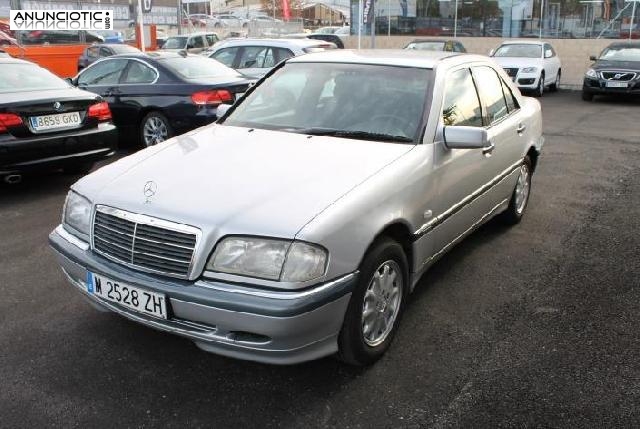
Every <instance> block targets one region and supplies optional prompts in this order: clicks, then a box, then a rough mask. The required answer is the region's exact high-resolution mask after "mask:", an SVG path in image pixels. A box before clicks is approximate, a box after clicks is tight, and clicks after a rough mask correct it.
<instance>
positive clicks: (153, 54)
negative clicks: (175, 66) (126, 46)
mask: <svg viewBox="0 0 640 429" xmlns="http://www.w3.org/2000/svg"><path fill="white" fill-rule="evenodd" d="M187 57H200V55H194V54H187V53H186V51H180V50H176V51H163V50H157V51H150V52H131V53H126V54H118V55H112V56H110V57H107V58H137V59H139V60H163V59H166V58H187Z"/></svg>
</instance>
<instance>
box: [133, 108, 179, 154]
mask: <svg viewBox="0 0 640 429" xmlns="http://www.w3.org/2000/svg"><path fill="white" fill-rule="evenodd" d="M172 136H173V129H172V128H171V124H169V120H168V119H167V117H166V116H164V115H163V114H162V113H160V112H149V113H147V114H146V115H145V117H144V118H142V121H141V122H140V140H141V141H142V144H143V145H144V146H145V147H149V146H154V145H157V144H158V143H161V142H163V141H165V140H167V139H169V138H171V137H172Z"/></svg>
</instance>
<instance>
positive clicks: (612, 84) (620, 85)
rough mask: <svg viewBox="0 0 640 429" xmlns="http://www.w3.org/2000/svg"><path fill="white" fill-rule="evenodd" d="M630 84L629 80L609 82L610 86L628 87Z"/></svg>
mask: <svg viewBox="0 0 640 429" xmlns="http://www.w3.org/2000/svg"><path fill="white" fill-rule="evenodd" d="M628 85H629V84H628V83H627V82H607V87H609V88H626V87H627V86H628Z"/></svg>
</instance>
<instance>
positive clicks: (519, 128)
mask: <svg viewBox="0 0 640 429" xmlns="http://www.w3.org/2000/svg"><path fill="white" fill-rule="evenodd" d="M526 129H527V126H526V125H525V124H520V125H518V128H517V129H516V133H518V134H522V133H524V132H525V130H526Z"/></svg>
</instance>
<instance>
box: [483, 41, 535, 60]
mask: <svg viewBox="0 0 640 429" xmlns="http://www.w3.org/2000/svg"><path fill="white" fill-rule="evenodd" d="M493 56H494V57H511V58H542V45H531V44H522V45H518V44H515V43H509V44H508V45H502V46H500V47H499V48H498V49H496V51H495V52H494V53H493Z"/></svg>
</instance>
